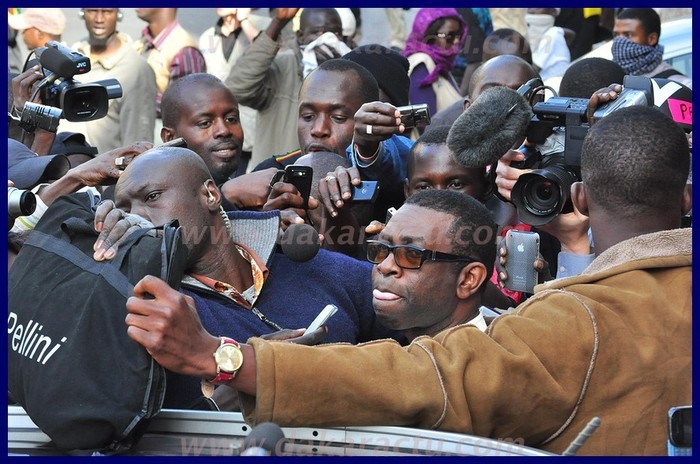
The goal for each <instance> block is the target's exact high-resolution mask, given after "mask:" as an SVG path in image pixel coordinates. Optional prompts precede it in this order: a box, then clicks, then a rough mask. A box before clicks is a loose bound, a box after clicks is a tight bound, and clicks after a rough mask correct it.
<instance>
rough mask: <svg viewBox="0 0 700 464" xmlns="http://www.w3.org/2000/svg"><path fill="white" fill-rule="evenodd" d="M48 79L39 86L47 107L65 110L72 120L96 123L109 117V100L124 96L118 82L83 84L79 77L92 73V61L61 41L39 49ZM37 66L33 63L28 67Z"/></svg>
mask: <svg viewBox="0 0 700 464" xmlns="http://www.w3.org/2000/svg"><path fill="white" fill-rule="evenodd" d="M35 54H36V56H37V57H38V58H39V63H40V64H41V66H42V68H43V73H44V76H46V77H45V78H44V79H43V80H42V81H41V82H39V84H38V89H39V91H40V92H41V94H40V95H41V101H42V103H43V104H44V105H47V106H53V107H56V108H61V109H62V110H63V117H64V118H65V119H67V120H68V121H93V120H95V119H100V118H103V117H104V116H106V115H107V110H108V108H109V100H110V99H112V98H119V97H121V96H122V86H121V84H119V81H118V80H116V79H104V80H101V81H97V82H90V83H87V84H81V83H80V82H78V81H76V80H75V79H73V76H75V75H76V74H85V73H87V72H89V71H90V58H88V57H87V56H85V55H83V54H81V53H78V52H76V51H73V50H71V49H69V48H67V47H65V46H63V45H61V44H60V43H58V42H55V41H51V42H48V43H47V44H46V47H42V48H39V49H36V50H35ZM33 64H35V63H33V62H30V63H29V64H28V66H27V67H29V66H30V65H33Z"/></svg>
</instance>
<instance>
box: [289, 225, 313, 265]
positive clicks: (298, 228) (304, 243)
mask: <svg viewBox="0 0 700 464" xmlns="http://www.w3.org/2000/svg"><path fill="white" fill-rule="evenodd" d="M280 245H281V246H282V252H283V253H284V254H285V255H287V257H288V258H289V259H291V260H292V261H295V262H297V263H303V262H306V261H308V260H310V259H311V258H313V257H314V256H316V253H318V250H319V249H320V248H321V242H320V241H319V239H318V232H316V229H314V228H313V227H311V226H310V225H308V224H292V225H291V226H289V227H287V230H285V231H284V234H282V238H281V239H280Z"/></svg>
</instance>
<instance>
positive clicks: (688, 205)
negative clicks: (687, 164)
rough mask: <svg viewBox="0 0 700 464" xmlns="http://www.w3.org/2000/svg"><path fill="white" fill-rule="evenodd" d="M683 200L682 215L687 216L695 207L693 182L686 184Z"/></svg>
mask: <svg viewBox="0 0 700 464" xmlns="http://www.w3.org/2000/svg"><path fill="white" fill-rule="evenodd" d="M681 202H682V203H681V215H682V216H685V215H686V214H688V213H689V212H690V210H691V209H692V208H693V184H685V189H683V198H682V200H681Z"/></svg>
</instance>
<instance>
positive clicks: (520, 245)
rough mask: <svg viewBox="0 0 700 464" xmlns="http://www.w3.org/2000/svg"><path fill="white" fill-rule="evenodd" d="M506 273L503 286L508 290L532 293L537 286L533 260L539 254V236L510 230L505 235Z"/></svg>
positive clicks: (535, 233) (534, 233)
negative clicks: (506, 277) (506, 276)
mask: <svg viewBox="0 0 700 464" xmlns="http://www.w3.org/2000/svg"><path fill="white" fill-rule="evenodd" d="M506 250H507V256H506V272H507V273H508V279H507V280H506V281H505V282H504V286H505V287H506V288H507V289H509V290H515V291H518V292H525V293H533V292H534V288H535V284H537V269H535V260H536V259H537V257H538V256H539V253H540V235H539V234H538V233H537V232H527V231H522V230H516V229H511V230H509V231H508V232H507V233H506Z"/></svg>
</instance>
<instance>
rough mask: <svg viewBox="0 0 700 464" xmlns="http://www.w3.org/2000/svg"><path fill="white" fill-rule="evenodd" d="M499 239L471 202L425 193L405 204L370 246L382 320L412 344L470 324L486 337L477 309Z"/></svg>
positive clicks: (488, 219) (480, 209)
mask: <svg viewBox="0 0 700 464" xmlns="http://www.w3.org/2000/svg"><path fill="white" fill-rule="evenodd" d="M495 236H496V226H495V224H494V222H493V219H492V218H491V214H490V213H489V211H488V210H487V209H486V207H485V206H484V205H482V204H481V203H480V202H479V201H478V200H476V199H475V198H473V197H471V196H469V195H464V194H463V193H461V192H455V191H450V190H423V191H419V192H417V193H415V194H413V195H411V196H410V197H408V199H407V200H406V203H404V205H403V206H402V207H401V208H400V209H399V210H398V211H397V212H396V213H395V214H394V215H393V216H392V218H391V220H390V221H389V222H388V223H387V225H386V227H385V228H384V229H383V230H382V231H381V232H380V234H379V235H378V237H377V240H368V241H367V259H368V260H369V261H370V262H371V263H373V264H374V265H375V266H374V268H373V269H372V287H373V292H372V305H373V306H374V312H375V314H376V315H377V319H378V321H380V322H381V324H382V325H384V326H385V327H387V328H390V329H393V330H400V331H402V332H403V334H404V335H405V336H406V337H407V338H408V340H409V341H410V340H413V339H415V338H416V337H419V336H421V335H429V336H433V335H436V334H437V333H438V332H441V331H442V330H445V329H446V328H448V327H454V326H457V325H460V324H465V323H467V324H471V325H474V326H476V327H478V328H480V329H481V330H486V322H485V321H484V318H483V316H482V315H481V313H480V312H479V307H480V306H481V297H482V295H483V292H484V290H485V288H486V285H487V284H488V280H489V279H488V278H489V276H490V275H491V273H492V272H493V263H494V260H495V249H494V241H495Z"/></svg>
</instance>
